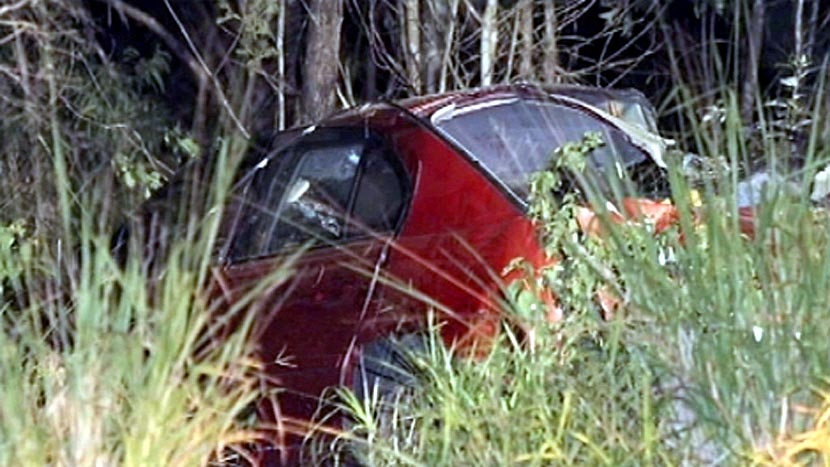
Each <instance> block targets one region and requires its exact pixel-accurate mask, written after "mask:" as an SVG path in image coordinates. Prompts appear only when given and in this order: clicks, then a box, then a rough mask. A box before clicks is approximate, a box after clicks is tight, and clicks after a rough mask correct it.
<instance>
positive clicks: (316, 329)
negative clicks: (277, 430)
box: [219, 127, 409, 419]
mask: <svg viewBox="0 0 830 467" xmlns="http://www.w3.org/2000/svg"><path fill="white" fill-rule="evenodd" d="M238 190H239V192H240V197H241V198H242V199H244V208H242V209H239V210H238V211H236V213H234V214H235V216H234V218H233V219H229V222H231V223H232V225H233V231H234V233H233V238H232V240H231V242H230V246H229V248H228V251H227V261H226V262H227V265H226V266H224V267H222V268H221V270H220V271H219V274H220V275H221V281H222V282H223V283H224V287H225V288H226V289H227V290H228V291H230V292H229V293H230V296H231V297H235V298H237V299H238V298H239V297H241V296H242V295H243V294H244V293H246V291H250V290H253V289H254V288H256V287H259V288H260V290H263V289H264V290H265V291H264V292H262V293H261V296H258V297H255V298H254V300H253V305H252V312H254V313H256V319H255V324H254V333H255V339H256V341H257V344H258V354H259V358H260V359H261V361H262V362H263V364H264V369H265V372H266V373H267V375H268V376H269V378H271V380H272V383H273V384H274V385H275V386H277V387H279V388H280V393H279V395H278V396H277V402H278V404H274V405H271V406H270V407H269V410H272V411H274V413H271V414H266V416H268V417H269V418H273V419H276V418H277V417H278V415H281V416H289V417H293V418H297V419H308V418H311V417H312V415H314V413H315V411H316V410H317V409H318V408H319V406H320V404H319V402H320V401H319V396H320V394H321V393H322V392H323V391H324V390H325V389H326V388H327V387H329V386H333V385H337V384H340V383H341V382H343V381H344V378H346V377H347V375H346V374H345V371H346V370H347V365H346V362H347V361H348V357H349V352H350V351H351V349H353V347H354V345H355V343H354V339H355V331H356V329H357V326H358V323H359V322H360V320H361V318H362V316H363V315H364V314H365V313H366V312H367V307H368V306H370V304H371V296H372V291H373V289H374V286H375V277H376V274H377V272H378V269H379V268H380V266H381V265H382V263H383V261H384V259H385V252H386V250H387V249H388V245H389V241H390V239H391V238H392V237H393V236H394V233H395V231H396V229H397V227H398V226H399V225H400V223H401V220H402V216H403V214H404V212H405V208H406V202H407V199H408V197H409V196H408V192H409V181H408V177H407V175H406V173H405V171H404V170H403V168H402V166H401V164H400V162H399V161H398V160H397V158H396V156H395V154H394V153H393V152H391V151H390V150H389V149H388V146H387V145H386V144H385V142H384V141H383V139H382V138H381V137H380V136H379V135H376V134H374V133H373V132H371V131H367V130H366V129H365V128H362V127H361V128H353V129H352V128H323V129H319V130H316V131H313V132H310V133H308V134H307V135H304V136H302V137H301V138H299V140H298V141H297V142H295V143H294V144H292V145H291V146H290V147H288V148H285V149H283V150H282V151H280V152H279V153H277V154H272V155H270V156H269V157H267V158H264V159H262V161H260V162H259V163H256V164H255V165H254V168H253V169H252V171H251V172H250V173H249V174H248V175H247V177H246V179H245V180H243V181H242V182H241V183H240V185H239V187H238ZM288 258H295V259H296V261H295V262H294V263H293V264H292V265H291V268H292V275H291V279H290V280H289V281H288V282H287V283H285V284H282V285H280V286H275V287H272V288H271V287H267V285H266V286H265V287H264V288H263V287H262V285H263V284H262V281H264V280H268V278H269V277H272V273H273V272H274V271H275V270H277V269H278V268H280V267H283V266H284V265H285V264H286V262H287V261H288ZM277 410H278V411H279V412H280V413H279V414H277V413H276V411H277Z"/></svg>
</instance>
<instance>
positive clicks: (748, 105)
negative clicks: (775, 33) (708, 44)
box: [741, 0, 766, 124]
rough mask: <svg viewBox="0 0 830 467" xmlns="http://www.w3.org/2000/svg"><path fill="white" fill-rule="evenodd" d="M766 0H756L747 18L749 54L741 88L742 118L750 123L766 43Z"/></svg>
mask: <svg viewBox="0 0 830 467" xmlns="http://www.w3.org/2000/svg"><path fill="white" fill-rule="evenodd" d="M765 1H766V0H754V2H753V5H752V11H751V12H750V14H749V17H748V18H747V45H748V48H749V56H748V57H747V60H746V70H745V73H744V83H743V88H742V89H741V118H742V119H743V121H744V123H745V124H746V123H749V121H750V120H751V119H752V114H753V111H754V109H755V97H756V96H757V95H758V92H759V89H758V66H759V64H760V59H761V48H762V47H763V45H764V24H765V20H766V8H765V4H764V2H765Z"/></svg>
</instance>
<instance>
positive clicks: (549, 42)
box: [542, 0, 559, 83]
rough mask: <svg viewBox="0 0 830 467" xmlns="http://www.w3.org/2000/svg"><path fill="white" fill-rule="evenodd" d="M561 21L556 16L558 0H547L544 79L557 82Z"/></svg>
mask: <svg viewBox="0 0 830 467" xmlns="http://www.w3.org/2000/svg"><path fill="white" fill-rule="evenodd" d="M558 29H559V21H558V19H557V16H556V2H555V1H553V0H549V1H548V2H545V47H544V53H543V58H542V81H543V82H545V83H555V82H557V81H558V78H557V76H558V74H559V44H558V43H557V41H556V35H557V34H558Z"/></svg>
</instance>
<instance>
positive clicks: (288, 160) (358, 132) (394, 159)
mask: <svg viewBox="0 0 830 467" xmlns="http://www.w3.org/2000/svg"><path fill="white" fill-rule="evenodd" d="M344 136H346V138H344ZM304 138H312V139H311V140H310V141H306V140H304ZM317 138H319V140H317ZM347 138H348V139H347ZM327 141H331V142H334V143H339V142H341V141H344V142H345V141H354V142H364V144H363V147H362V150H361V153H360V161H359V162H358V165H357V167H356V169H355V175H354V177H352V182H351V186H350V188H349V195H348V201H347V206H346V207H345V213H346V218H345V222H344V224H343V225H344V231H343V232H344V233H343V237H342V238H340V239H321V238H318V239H316V240H317V241H315V239H313V238H309V239H308V240H307V241H305V242H304V244H302V245H295V244H292V245H286V246H283V247H281V248H278V249H274V250H273V251H267V252H264V253H262V254H255V255H238V256H237V255H236V254H235V253H234V250H235V249H236V248H235V247H234V244H235V243H236V241H237V240H238V235H239V232H234V233H233V235H231V236H230V238H229V239H228V242H227V243H228V247H227V248H226V254H225V258H224V261H223V263H225V264H226V265H237V264H243V263H247V262H251V261H257V260H261V259H265V258H271V257H275V256H280V255H285V254H287V253H290V252H292V251H296V250H297V249H299V248H303V249H305V250H307V251H313V250H318V249H323V248H337V247H340V246H343V245H346V244H350V243H354V242H359V241H365V240H367V239H370V238H377V237H392V238H396V237H397V236H398V235H399V234H400V232H401V229H402V227H403V225H404V223H405V220H406V217H407V215H408V212H409V207H410V204H411V200H412V197H413V193H412V190H413V186H414V184H413V181H412V174H410V173H409V171H408V170H407V168H406V165H405V164H404V161H403V160H402V159H401V157H400V155H399V154H398V153H397V151H395V148H394V146H393V145H392V144H391V141H390V139H389V137H388V135H386V134H385V132H383V131H378V130H375V129H373V128H370V127H369V126H344V125H338V126H314V127H309V128H307V129H306V130H305V131H303V132H302V134H301V135H300V136H299V137H298V138H296V139H294V140H292V141H291V142H290V143H288V144H286V145H283V146H281V147H280V148H279V149H275V150H272V151H269V153H268V155H267V156H266V157H264V158H263V161H260V162H259V163H257V164H252V165H249V167H250V171H249V173H246V174H245V175H243V176H242V177H240V182H238V184H236V185H235V187H234V191H236V187H237V186H239V187H241V188H242V189H243V190H246V191H248V192H249V193H250V192H252V191H254V190H255V188H254V187H252V186H251V185H252V183H253V182H254V180H255V178H256V172H257V170H260V169H263V168H264V166H263V167H257V166H258V165H260V164H263V163H265V164H266V165H270V164H274V163H276V164H279V165H280V166H282V167H278V168H277V169H275V170H277V171H278V172H279V171H281V170H285V169H286V168H287V169H290V170H291V174H290V175H289V176H287V177H286V180H288V182H287V183H286V184H285V186H284V187H282V188H281V190H280V194H279V195H278V196H279V198H280V199H279V202H278V205H277V207H276V209H275V210H274V214H273V216H272V218H274V219H278V218H279V217H280V216H281V215H282V212H283V210H284V208H285V203H286V197H285V190H286V187H288V186H291V185H292V183H295V182H296V180H297V178H298V174H299V172H300V170H301V167H302V162H303V160H304V158H305V154H304V153H303V152H302V151H300V153H298V151H297V149H296V148H297V147H298V145H301V144H307V143H310V144H312V145H318V144H319V145H321V146H324V145H325V143H326V142H327ZM286 151H288V153H286ZM280 153H282V154H280ZM371 153H379V157H382V158H383V159H384V160H385V161H387V162H388V163H390V165H391V167H392V169H393V172H394V174H395V176H396V178H397V180H398V182H399V184H400V191H401V201H400V202H401V208H400V212H399V213H398V218H397V219H396V220H395V223H394V224H395V225H394V226H392V228H391V229H390V230H388V231H383V232H381V231H377V230H372V229H365V230H367V231H366V232H365V233H364V234H353V233H352V232H353V230H355V229H353V228H352V224H353V218H354V207H355V201H356V199H357V195H358V192H359V190H360V185H361V182H362V180H363V177H364V175H365V166H366V164H367V163H368V161H369V158H368V157H367V156H368V155H370V154H371ZM265 160H268V162H267V163H266V162H264V161H265ZM285 166H291V167H285ZM250 196H255V195H250ZM253 209H257V208H256V207H255V203H251V202H250V198H248V199H246V200H245V201H243V208H242V209H241V211H243V214H241V215H238V216H237V217H245V216H247V215H248V214H249V213H250V212H251V210H253ZM278 222H279V221H278ZM320 240H322V241H320Z"/></svg>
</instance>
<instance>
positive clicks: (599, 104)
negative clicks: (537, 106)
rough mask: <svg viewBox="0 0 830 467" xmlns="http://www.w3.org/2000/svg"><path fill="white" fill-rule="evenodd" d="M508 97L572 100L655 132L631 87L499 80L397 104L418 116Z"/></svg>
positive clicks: (647, 108)
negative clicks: (512, 82)
mask: <svg viewBox="0 0 830 467" xmlns="http://www.w3.org/2000/svg"><path fill="white" fill-rule="evenodd" d="M511 98H524V99H551V98H552V99H556V98H564V99H566V100H575V101H579V102H581V103H583V104H586V105H588V106H591V107H595V108H597V109H600V110H602V111H603V112H606V113H608V114H610V115H612V116H614V117H617V118H622V119H624V120H627V121H630V122H631V123H636V124H638V125H640V126H642V127H644V128H645V129H646V130H648V131H651V132H655V133H656V132H657V127H656V123H655V120H656V119H655V111H654V108H653V106H652V105H651V103H650V102H649V101H648V99H646V97H645V96H644V95H643V94H642V93H641V92H639V91H637V90H634V89H604V88H596V87H589V86H581V85H574V84H547V85H545V84H536V83H519V84H502V85H495V86H488V87H482V88H473V89H466V90H459V91H450V92H445V93H440V94H431V95H426V96H418V97H410V98H407V99H403V100H401V101H398V103H397V104H398V105H399V106H401V107H403V108H405V109H407V110H409V111H410V112H412V113H413V114H415V115H417V116H419V117H427V118H428V117H431V116H432V115H434V114H436V113H437V112H440V111H441V110H442V109H445V108H447V107H451V106H458V107H460V106H465V105H468V104H473V103H479V102H482V101H490V100H502V99H511Z"/></svg>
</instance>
